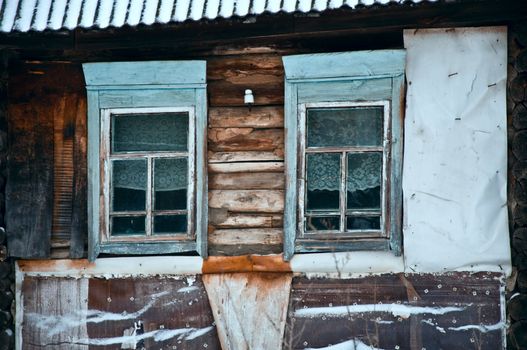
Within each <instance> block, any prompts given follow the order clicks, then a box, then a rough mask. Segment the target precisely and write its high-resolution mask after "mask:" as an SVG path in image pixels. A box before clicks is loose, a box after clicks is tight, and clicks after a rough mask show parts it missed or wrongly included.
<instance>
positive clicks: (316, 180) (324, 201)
mask: <svg viewBox="0 0 527 350" xmlns="http://www.w3.org/2000/svg"><path fill="white" fill-rule="evenodd" d="M306 162H307V176H306V181H307V195H306V199H307V201H306V209H307V210H317V209H318V210H319V209H339V188H340V153H310V154H307V155H306Z"/></svg>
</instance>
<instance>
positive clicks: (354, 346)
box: [304, 339, 382, 350]
mask: <svg viewBox="0 0 527 350" xmlns="http://www.w3.org/2000/svg"><path fill="white" fill-rule="evenodd" d="M304 350H382V349H379V348H375V347H373V346H370V345H366V344H364V343H363V342H362V341H360V340H358V339H351V340H347V341H345V342H343V343H339V344H335V345H330V346H326V347H324V348H306V349H304Z"/></svg>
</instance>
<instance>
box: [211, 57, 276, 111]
mask: <svg viewBox="0 0 527 350" xmlns="http://www.w3.org/2000/svg"><path fill="white" fill-rule="evenodd" d="M207 80H208V92H209V96H210V105H211V106H213V107H214V106H243V105H244V101H243V97H244V91H245V89H252V91H253V94H254V102H255V103H254V104H255V105H269V104H275V105H280V104H282V103H283V101H284V97H283V92H284V87H283V67H282V61H281V59H280V57H279V56H277V55H250V56H248V55H247V56H231V57H221V58H212V59H210V60H209V61H208V62H207Z"/></svg>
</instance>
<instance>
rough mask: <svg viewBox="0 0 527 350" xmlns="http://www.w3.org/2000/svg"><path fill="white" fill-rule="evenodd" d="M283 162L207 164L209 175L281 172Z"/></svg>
mask: <svg viewBox="0 0 527 350" xmlns="http://www.w3.org/2000/svg"><path fill="white" fill-rule="evenodd" d="M283 171H284V162H240V163H216V164H209V173H243V172H270V173H274V172H283Z"/></svg>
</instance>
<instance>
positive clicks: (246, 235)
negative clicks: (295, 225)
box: [209, 228, 283, 245]
mask: <svg viewBox="0 0 527 350" xmlns="http://www.w3.org/2000/svg"><path fill="white" fill-rule="evenodd" d="M282 236H283V230H282V229H272V228H271V229H257V228H252V229H240V230H234V229H233V230H214V231H213V232H212V233H209V243H210V244H212V245H253V244H264V245H279V244H282Z"/></svg>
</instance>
